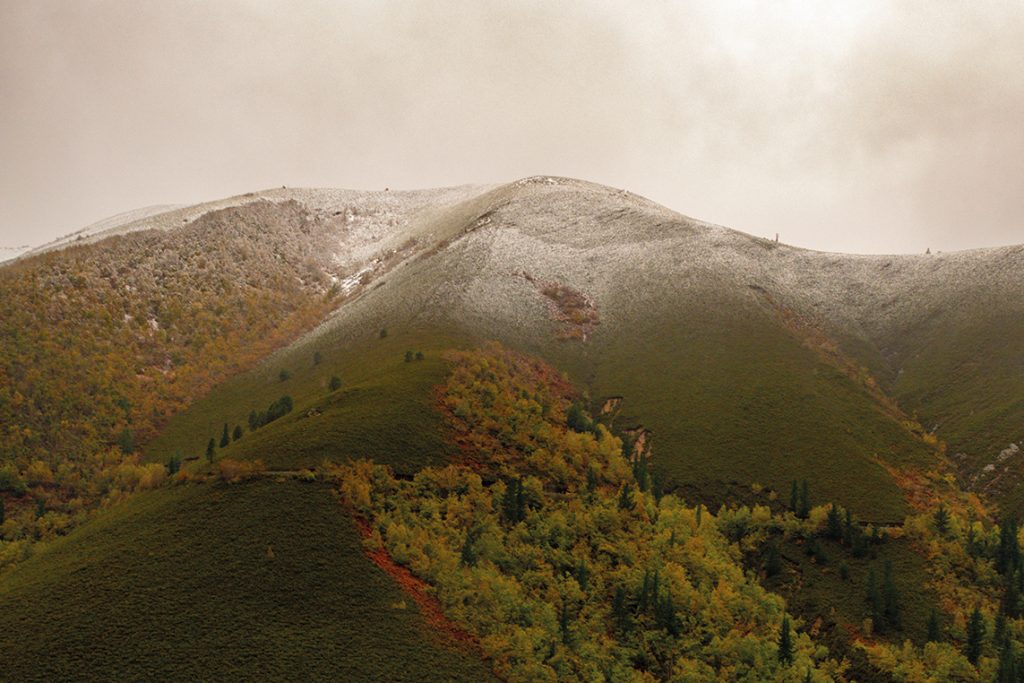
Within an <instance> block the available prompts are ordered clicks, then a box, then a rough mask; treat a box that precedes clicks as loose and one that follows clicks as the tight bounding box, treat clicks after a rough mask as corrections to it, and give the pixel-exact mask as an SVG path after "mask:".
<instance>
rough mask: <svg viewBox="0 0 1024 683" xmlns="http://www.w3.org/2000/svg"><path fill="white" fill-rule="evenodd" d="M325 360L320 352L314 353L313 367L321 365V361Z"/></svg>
mask: <svg viewBox="0 0 1024 683" xmlns="http://www.w3.org/2000/svg"><path fill="white" fill-rule="evenodd" d="M322 360H323V356H321V355H320V352H319V351H314V352H313V365H320V361H322Z"/></svg>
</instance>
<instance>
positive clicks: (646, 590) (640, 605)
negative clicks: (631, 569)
mask: <svg viewBox="0 0 1024 683" xmlns="http://www.w3.org/2000/svg"><path fill="white" fill-rule="evenodd" d="M650 591H651V572H650V571H649V570H647V571H644V583H643V586H642V587H641V588H640V596H639V597H638V598H637V601H636V611H637V613H638V614H643V613H644V612H646V611H647V605H648V602H647V601H648V597H649V594H650Z"/></svg>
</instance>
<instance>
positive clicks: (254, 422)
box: [249, 410, 260, 432]
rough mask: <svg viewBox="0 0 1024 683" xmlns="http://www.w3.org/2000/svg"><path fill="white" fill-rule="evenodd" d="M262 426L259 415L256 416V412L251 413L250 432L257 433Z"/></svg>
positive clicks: (251, 411)
mask: <svg viewBox="0 0 1024 683" xmlns="http://www.w3.org/2000/svg"><path fill="white" fill-rule="evenodd" d="M259 426H260V418H259V415H257V414H256V411H255V410H250V411H249V431H250V432H255V431H256V430H257V429H258V428H259Z"/></svg>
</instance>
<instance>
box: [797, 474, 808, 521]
mask: <svg viewBox="0 0 1024 683" xmlns="http://www.w3.org/2000/svg"><path fill="white" fill-rule="evenodd" d="M796 516H797V517H799V518H800V519H807V518H808V517H810V516H811V496H810V492H809V487H808V485H807V480H806V479H804V480H803V481H802V482H801V483H800V509H799V510H797V513H796Z"/></svg>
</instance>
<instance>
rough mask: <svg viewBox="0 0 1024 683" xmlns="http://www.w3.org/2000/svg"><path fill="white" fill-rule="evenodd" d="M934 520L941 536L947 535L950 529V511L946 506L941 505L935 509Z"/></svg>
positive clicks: (936, 529)
mask: <svg viewBox="0 0 1024 683" xmlns="http://www.w3.org/2000/svg"><path fill="white" fill-rule="evenodd" d="M932 521H934V522H935V531H937V532H938V534H939V535H940V536H945V535H946V532H947V531H949V511H948V510H946V506H945V505H944V504H943V505H939V509H938V510H936V511H935V514H934V515H933V517H932Z"/></svg>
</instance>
